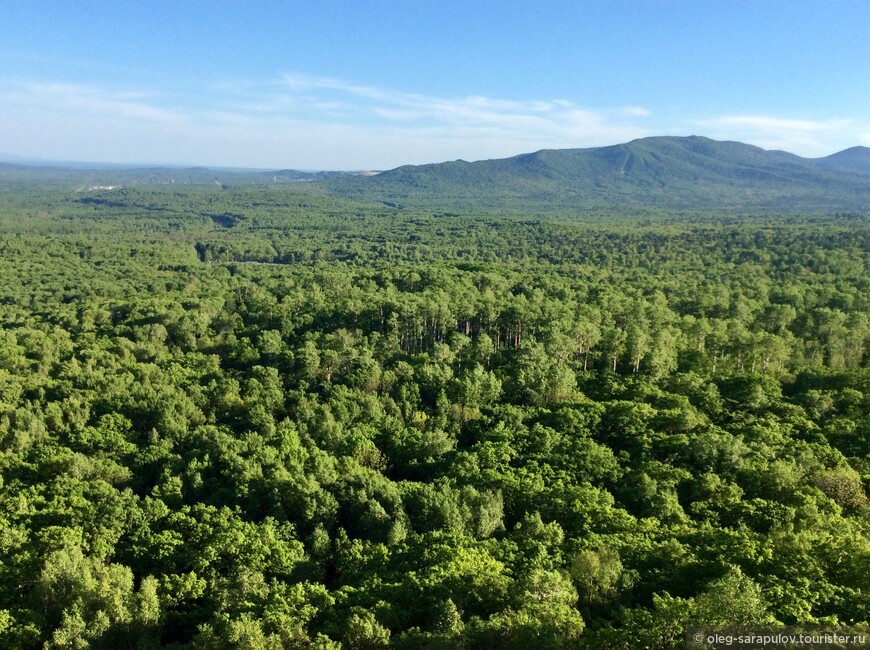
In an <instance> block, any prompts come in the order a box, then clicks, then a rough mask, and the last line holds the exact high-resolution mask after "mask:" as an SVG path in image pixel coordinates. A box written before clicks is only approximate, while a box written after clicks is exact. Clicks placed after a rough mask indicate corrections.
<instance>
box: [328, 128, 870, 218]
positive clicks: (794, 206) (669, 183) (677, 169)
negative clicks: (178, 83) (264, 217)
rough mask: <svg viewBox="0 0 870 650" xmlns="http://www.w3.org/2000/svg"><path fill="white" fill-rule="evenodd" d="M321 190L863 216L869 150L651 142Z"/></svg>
mask: <svg viewBox="0 0 870 650" xmlns="http://www.w3.org/2000/svg"><path fill="white" fill-rule="evenodd" d="M323 184H324V185H325V186H326V187H327V188H328V189H329V191H330V192H332V193H334V194H337V195H341V196H344V197H347V198H353V199H357V200H364V201H380V202H383V203H387V204H389V205H396V206H409V207H421V208H437V209H446V210H463V211H468V210H479V209H483V210H508V211H528V210H537V211H541V210H546V211H553V210H585V209H596V208H626V207H628V208H631V207H652V208H664V209H690V210H733V211H748V210H754V211H832V210H834V211H836V210H865V209H868V208H870V149H867V148H864V147H855V148H853V149H848V150H846V151H843V152H840V153H838V154H834V155H832V156H827V157H825V158H816V159H811V158H802V157H800V156H796V155H794V154H791V153H787V152H784V151H766V150H764V149H760V148H758V147H754V146H751V145H747V144H742V143H739V142H719V141H715V140H710V139H708V138H703V137H697V136H691V137H654V138H644V139H640V140H634V141H632V142H629V143H626V144H619V145H614V146H608V147H596V148H590V149H560V150H542V151H538V152H535V153H529V154H523V155H519V156H514V157H512V158H504V159H499V160H484V161H479V162H472V163H469V162H464V161H454V162H445V163H438V164H429V165H407V166H403V167H398V168H396V169H393V170H390V171H386V172H383V173H381V174H378V175H376V176H368V177H360V176H356V177H344V178H336V179H327V180H325V181H323Z"/></svg>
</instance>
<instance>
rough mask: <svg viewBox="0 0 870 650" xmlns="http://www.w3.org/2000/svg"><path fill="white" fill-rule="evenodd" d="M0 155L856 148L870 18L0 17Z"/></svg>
mask: <svg viewBox="0 0 870 650" xmlns="http://www.w3.org/2000/svg"><path fill="white" fill-rule="evenodd" d="M0 16H2V20H0V152H2V153H4V154H10V155H14V156H22V157H30V158H42V159H55V160H78V161H82V160H84V161H98V162H130V163H171V164H201V165H213V166H239V167H261V168H296V169H386V168H390V167H395V166H398V165H401V164H406V163H414V164H417V163H425V162H438V161H443V160H454V159H457V158H462V159H465V160H479V159H484V158H497V157H505V156H511V155H515V154H519V153H523V152H528V151H535V150H538V149H542V148H568V147H593V146H602V145H608V144H615V143H618V142H625V141H628V140H631V139H634V138H638V137H645V136H650V135H692V134H697V135H705V136H708V137H712V138H716V139H723V140H725V139H727V140H739V141H742V142H748V143H751V144H756V145H758V146H761V147H764V148H766V149H785V150H787V151H792V152H794V153H797V154H800V155H804V156H822V155H827V154H830V153H833V152H835V151H839V150H842V149H845V148H847V147H850V146H854V145H865V146H870V39H868V38H867V34H868V33H870V2H866V1H864V0H860V1H859V0H855V1H848V0H840V1H837V0H834V1H829V0H826V1H818V2H806V1H803V0H752V1H742V0H729V1H725V0H722V1H718V2H712V1H705V0H685V1H683V2H670V1H668V0H659V1H656V2H652V1H643V0H635V1H632V2H628V1H621V0H598V1H591V0H590V1H583V0H575V1H573V2H569V1H555V0H554V1H548V0H539V1H532V0H526V1H525V2H513V1H511V0H502V1H499V2H496V1H484V0H480V1H475V0H464V1H462V2H454V1H452V0H441V1H437V0H428V1H425V2H424V1H419V2H418V1H416V0H404V1H401V0H392V1H386V0H344V1H333V0H318V1H316V2H307V1H305V2H302V1H299V2H259V1H257V0H246V1H241V0H238V1H234V2H229V1H220V0H212V1H209V2H197V1H193V0H190V1H184V0H174V1H171V2H170V1H162V0H149V1H148V2H131V1H127V0H115V1H113V2H102V1H100V0H88V1H87V2H82V1H80V0H78V1H75V2H67V1H64V0H52V1H47V0H0Z"/></svg>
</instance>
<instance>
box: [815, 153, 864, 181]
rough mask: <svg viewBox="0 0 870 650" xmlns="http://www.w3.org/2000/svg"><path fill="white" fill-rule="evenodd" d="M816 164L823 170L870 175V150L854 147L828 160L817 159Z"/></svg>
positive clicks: (829, 157) (831, 156)
mask: <svg viewBox="0 0 870 650" xmlns="http://www.w3.org/2000/svg"><path fill="white" fill-rule="evenodd" d="M815 164H816V166H817V167H820V168H822V169H834V170H837V171H842V172H853V173H855V174H870V148H868V147H852V148H851V149H846V150H845V151H841V152H839V153H835V154H832V155H830V156H827V157H826V158H816V159H815Z"/></svg>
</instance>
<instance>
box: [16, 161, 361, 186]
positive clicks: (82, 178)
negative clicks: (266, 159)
mask: <svg viewBox="0 0 870 650" xmlns="http://www.w3.org/2000/svg"><path fill="white" fill-rule="evenodd" d="M5 157H6V158H11V157H10V156H5ZM22 160H23V159H22ZM350 175H352V174H350V173H349V172H304V171H297V170H293V169H282V170H279V171H265V170H249V169H225V168H211V167H137V166H130V165H103V164H98V163H61V162H40V161H23V162H20V161H14V162H0V187H2V186H6V187H9V186H24V185H31V184H39V185H49V186H55V187H62V188H68V189H71V190H74V189H87V188H88V187H89V186H124V187H126V186H131V185H218V186H221V187H224V186H227V185H251V184H255V185H267V184H276V183H299V182H307V181H317V180H323V179H327V178H336V177H341V176H350Z"/></svg>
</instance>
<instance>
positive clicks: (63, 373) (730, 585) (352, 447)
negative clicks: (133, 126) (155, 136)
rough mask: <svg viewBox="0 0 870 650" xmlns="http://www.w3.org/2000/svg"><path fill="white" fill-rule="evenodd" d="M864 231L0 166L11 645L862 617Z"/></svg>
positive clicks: (867, 228)
mask: <svg viewBox="0 0 870 650" xmlns="http://www.w3.org/2000/svg"><path fill="white" fill-rule="evenodd" d="M868 344H870V219H868V217H867V215H865V214H862V213H849V214H806V215H794V214H791V215H771V214H764V215H753V214H740V215H738V214H715V213H701V212H689V211H686V212H669V211H664V210H652V209H646V210H644V209H638V210H636V211H632V212H627V211H625V210H616V209H611V210H606V209H601V210H596V211H589V212H579V213H578V212H573V213H568V212H564V213H560V212H554V213H552V214H548V215H546V216H545V217H544V216H534V215H530V216H517V215H499V214H495V213H492V212H490V213H480V214H459V213H444V212H433V211H426V210H422V209H420V210H417V209H399V208H396V207H389V206H386V205H383V204H381V205H377V204H363V203H355V202H352V201H350V200H345V199H339V198H335V197H330V196H327V195H326V194H325V193H323V192H322V191H320V190H319V189H318V188H317V187H316V186H314V185H313V184H302V183H297V184H289V183H288V184H276V185H271V186H268V185H263V186H249V187H243V186H226V185H225V186H223V187H221V186H219V185H217V184H213V185H211V186H203V187H178V186H165V187H139V188H126V189H125V188H119V189H114V190H99V191H90V192H88V191H81V192H71V191H68V190H67V189H65V188H63V187H61V186H57V185H55V186H52V187H49V188H45V187H39V186H37V185H35V184H33V183H23V182H21V183H19V184H17V185H15V186H14V187H11V186H9V187H6V189H2V188H0V470H2V473H0V647H3V648H43V647H45V648H106V649H115V648H131V649H132V648H140V649H148V648H158V647H171V648H178V649H181V648H198V649H214V650H218V649H223V648H240V649H241V648H244V649H250V650H253V649H261V648H262V649H273V648H274V649H277V648H321V649H326V648H331V649H338V648H347V649H350V650H357V649H359V650H362V649H375V648H387V647H390V648H407V649H410V648H432V649H436V648H444V649H447V648H451V649H452V648H493V647H503V648H516V649H526V648H589V649H592V648H606V649H611V648H612V649H620V648H624V649H632V648H682V647H684V644H685V642H684V636H683V635H684V629H685V628H686V626H688V625H692V624H698V623H703V624H711V625H712V624H733V623H746V624H786V625H793V624H825V625H830V626H837V625H852V624H856V623H861V622H864V621H867V620H868V619H870V505H868V502H867V496H866V483H867V481H868V480H870V348H868Z"/></svg>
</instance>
